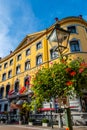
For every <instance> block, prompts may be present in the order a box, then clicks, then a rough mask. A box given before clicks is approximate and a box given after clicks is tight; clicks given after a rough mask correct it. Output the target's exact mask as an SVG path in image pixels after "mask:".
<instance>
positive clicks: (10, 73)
mask: <svg viewBox="0 0 87 130" xmlns="http://www.w3.org/2000/svg"><path fill="white" fill-rule="evenodd" d="M11 77H12V70H9V72H8V78H11Z"/></svg>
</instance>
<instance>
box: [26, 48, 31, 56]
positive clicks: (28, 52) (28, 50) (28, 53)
mask: <svg viewBox="0 0 87 130" xmlns="http://www.w3.org/2000/svg"><path fill="white" fill-rule="evenodd" d="M28 55H30V48H29V49H27V50H26V56H28Z"/></svg>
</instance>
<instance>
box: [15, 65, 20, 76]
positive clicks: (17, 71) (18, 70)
mask: <svg viewBox="0 0 87 130" xmlns="http://www.w3.org/2000/svg"><path fill="white" fill-rule="evenodd" d="M20 71H21V70H20V65H18V66H17V67H16V74H19V73H20Z"/></svg>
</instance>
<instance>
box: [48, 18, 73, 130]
mask: <svg viewBox="0 0 87 130" xmlns="http://www.w3.org/2000/svg"><path fill="white" fill-rule="evenodd" d="M69 36H70V32H69V31H67V30H64V29H63V28H61V27H60V24H59V23H58V20H57V23H56V25H55V27H54V28H53V30H52V32H51V33H50V35H49V36H48V38H47V39H48V40H49V43H50V44H51V46H52V47H53V50H54V51H57V52H58V54H59V56H60V57H61V58H63V54H64V51H65V50H66V49H67V47H68V41H69ZM65 110H66V120H67V124H66V125H67V126H68V128H69V130H72V124H71V119H70V118H71V113H70V108H69V104H68V107H67V108H66V109H65ZM61 119H62V118H61V113H59V127H60V128H61V127H62V120H61Z"/></svg>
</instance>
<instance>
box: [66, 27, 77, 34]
mask: <svg viewBox="0 0 87 130" xmlns="http://www.w3.org/2000/svg"><path fill="white" fill-rule="evenodd" d="M67 29H68V31H70V33H76V26H69V27H67Z"/></svg>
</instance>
